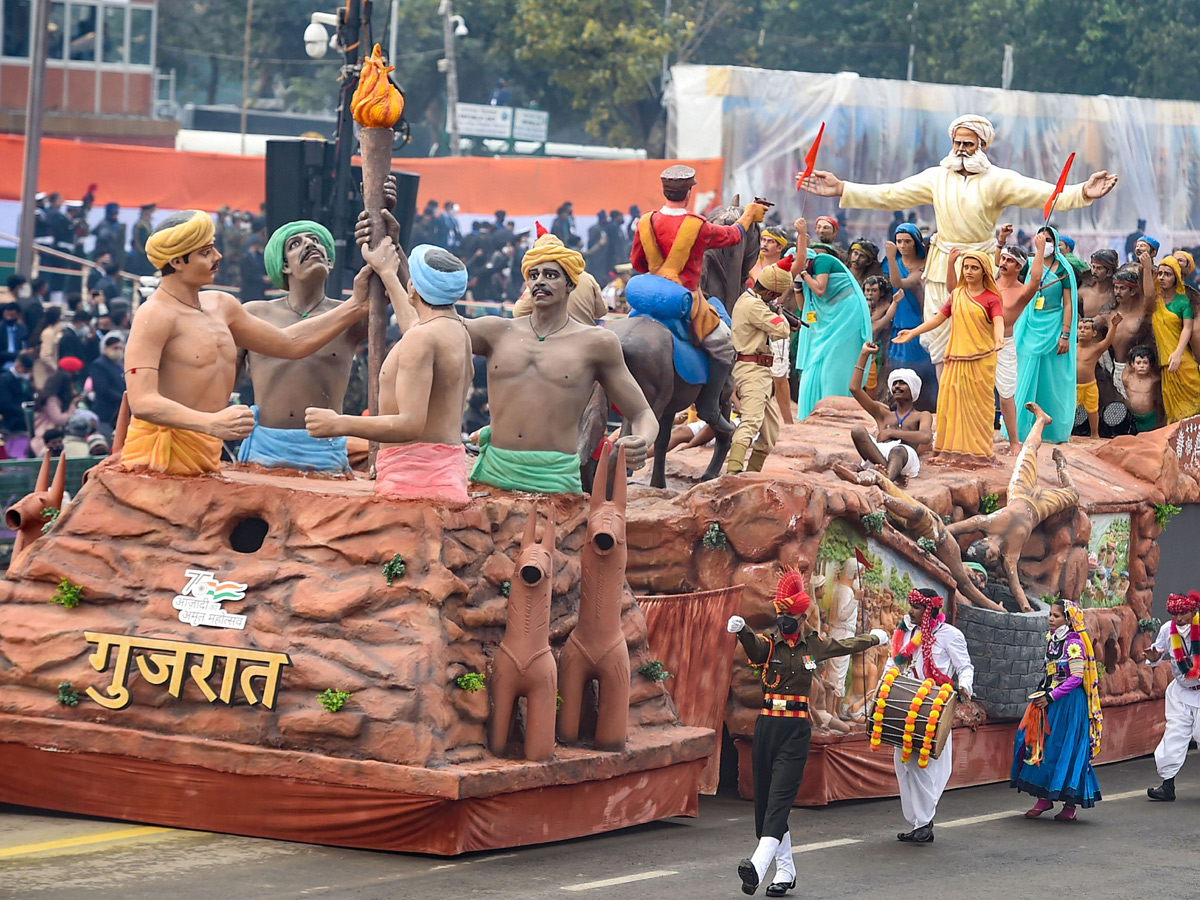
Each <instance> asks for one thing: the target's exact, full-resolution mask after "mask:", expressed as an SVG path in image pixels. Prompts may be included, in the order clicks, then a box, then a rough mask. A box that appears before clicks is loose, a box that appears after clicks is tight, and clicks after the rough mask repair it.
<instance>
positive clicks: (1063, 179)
mask: <svg viewBox="0 0 1200 900" xmlns="http://www.w3.org/2000/svg"><path fill="white" fill-rule="evenodd" d="M1073 162H1075V154H1074V153H1072V154H1071V155H1070V156H1068V157H1067V162H1066V165H1064V166H1063V168H1062V173H1061V174H1060V175H1059V176H1058V184H1056V185H1054V193H1052V194H1051V195H1050V199H1048V200H1047V201H1046V205H1045V206H1043V207H1042V219H1043V220H1045V221H1047V222H1049V221H1050V212H1051V210H1053V209H1054V201H1055V200H1057V199H1058V195H1059V194H1061V193H1062V192H1063V188H1065V187H1066V186H1067V173H1068V172H1070V171H1071V163H1073Z"/></svg>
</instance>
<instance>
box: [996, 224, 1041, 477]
mask: <svg viewBox="0 0 1200 900" xmlns="http://www.w3.org/2000/svg"><path fill="white" fill-rule="evenodd" d="M1011 234H1012V226H1011V225H1007V224H1006V225H1001V226H1000V238H999V243H1000V246H999V247H997V248H996V268H997V269H998V270H999V275H998V276H997V277H996V287H998V288H999V289H1000V303H1001V305H1002V306H1003V308H1004V345H1003V346H1002V347H1001V348H1000V350H999V352H998V353H997V354H996V396H998V397H999V398H1000V415H1002V416H1003V417H1004V424H1005V425H1006V426H1007V429H1006V431H1007V433H1008V448H1009V452H1010V453H1012V454H1014V455H1016V454H1017V453H1020V452H1021V442H1020V440H1018V439H1017V403H1016V400H1015V399H1014V398H1015V397H1016V396H1017V344H1016V342H1015V341H1014V340H1013V339H1012V338H1013V328H1014V327H1015V326H1016V324H1017V319H1018V318H1020V316H1021V313H1023V312H1024V311H1025V307H1026V306H1028V305H1029V301H1030V300H1032V299H1033V296H1034V294H1036V293H1037V292H1038V286H1039V285H1041V283H1042V273H1043V271H1044V270H1045V264H1046V259H1045V252H1044V251H1045V249H1046V234H1045V233H1044V232H1038V235H1037V237H1036V238H1034V253H1033V258H1032V260H1030V259H1029V258H1028V257H1026V255H1025V251H1024V250H1022V249H1021V248H1020V247H1017V246H1012V245H1009V244H1008V243H1007V239H1008V237H1009V235H1011ZM1027 263H1028V265H1029V275H1028V277H1027V278H1026V279H1025V280H1024V281H1022V280H1021V270H1022V269H1023V268H1025V266H1026V264H1027Z"/></svg>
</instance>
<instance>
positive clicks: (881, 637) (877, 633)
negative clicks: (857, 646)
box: [871, 628, 888, 644]
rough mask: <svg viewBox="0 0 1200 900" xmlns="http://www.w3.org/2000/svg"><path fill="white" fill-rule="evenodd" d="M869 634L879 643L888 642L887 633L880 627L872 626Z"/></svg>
mask: <svg viewBox="0 0 1200 900" xmlns="http://www.w3.org/2000/svg"><path fill="white" fill-rule="evenodd" d="M871 636H872V637H873V638H875V640H877V641H879V643H880V644H886V643H887V642H888V633H887V632H886V631H884V630H883V629H882V628H872V629H871Z"/></svg>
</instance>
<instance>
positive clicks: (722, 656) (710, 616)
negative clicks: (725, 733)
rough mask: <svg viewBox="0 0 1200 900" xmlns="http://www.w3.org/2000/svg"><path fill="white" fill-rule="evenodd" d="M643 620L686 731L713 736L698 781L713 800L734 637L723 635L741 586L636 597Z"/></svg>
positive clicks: (738, 602) (735, 609) (738, 605)
mask: <svg viewBox="0 0 1200 900" xmlns="http://www.w3.org/2000/svg"><path fill="white" fill-rule="evenodd" d="M637 602H638V605H639V606H641V608H642V611H643V612H644V613H645V614H646V626H647V628H648V630H649V633H650V634H649V643H650V650H651V652H652V653H653V654H654V656H655V657H656V658H657V659H658V660H659V661H660V662H662V664H663V665H664V666H666V667H667V671H668V672H671V673H672V674H673V675H674V676H675V677H674V678H671V679H670V680H668V682H667V690H668V692H669V693H670V694H671V699H673V700H674V701H675V708H676V709H677V710H678V711H679V718H680V720H681V721H682V722H683V724H685V725H696V726H700V727H702V728H711V729H712V730H713V731H715V732H716V733H717V737H716V742H715V745H714V746H713V752H712V754H711V755H710V756H709V758H708V764H707V765H706V766H705V768H704V771H703V772H702V773H701V775H700V792H701V793H703V794H715V793H716V792H717V780H718V778H719V777H720V774H721V730H722V728H723V727H724V725H725V707H726V703H727V701H728V699H729V683H730V680H731V678H732V677H733V652H734V645H735V644H736V643H737V637H736V636H735V635H732V634H730V633H729V632H728V631H727V630H726V629H725V623H726V622H727V621H728V620H729V617H730V616H733V615H737V613H738V611H739V610H740V609H741V607H742V586H741V585H738V586H736V587H730V588H723V589H721V590H716V591H701V592H698V593H694V594H673V595H669V596H661V597H638V598H637Z"/></svg>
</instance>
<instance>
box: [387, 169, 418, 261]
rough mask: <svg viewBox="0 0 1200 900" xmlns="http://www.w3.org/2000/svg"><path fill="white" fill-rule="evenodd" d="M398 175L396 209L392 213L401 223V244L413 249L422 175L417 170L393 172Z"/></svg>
mask: <svg viewBox="0 0 1200 900" xmlns="http://www.w3.org/2000/svg"><path fill="white" fill-rule="evenodd" d="M392 174H393V175H395V176H396V209H395V210H393V212H392V215H394V216H395V217H396V221H397V222H399V223H400V246H402V247H404V248H406V249H411V246H412V227H413V219H415V218H416V217H417V190H418V189H419V188H420V186H421V176H420V175H417V174H416V173H415V172H392Z"/></svg>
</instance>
